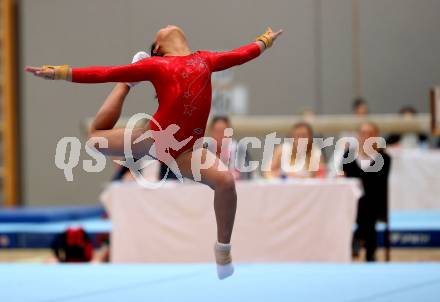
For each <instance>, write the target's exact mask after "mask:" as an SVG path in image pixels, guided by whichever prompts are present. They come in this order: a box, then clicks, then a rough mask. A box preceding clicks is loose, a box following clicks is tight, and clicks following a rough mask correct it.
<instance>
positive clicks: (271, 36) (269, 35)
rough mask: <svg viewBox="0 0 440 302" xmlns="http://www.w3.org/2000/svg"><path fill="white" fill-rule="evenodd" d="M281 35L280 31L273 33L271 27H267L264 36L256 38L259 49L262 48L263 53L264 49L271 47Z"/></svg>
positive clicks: (281, 31)
mask: <svg viewBox="0 0 440 302" xmlns="http://www.w3.org/2000/svg"><path fill="white" fill-rule="evenodd" d="M282 33H283V30H282V29H280V30H278V31H276V32H274V31H273V30H272V28H271V27H268V28H267V30H266V32H265V33H264V34H262V35H260V36H258V37H257V39H256V41H257V42H259V44H260V47H263V48H262V51H263V50H264V49H266V48H269V47H271V46H272V44H273V42H275V40H276V39H277V38H278V37H279V36H280V35H281V34H282Z"/></svg>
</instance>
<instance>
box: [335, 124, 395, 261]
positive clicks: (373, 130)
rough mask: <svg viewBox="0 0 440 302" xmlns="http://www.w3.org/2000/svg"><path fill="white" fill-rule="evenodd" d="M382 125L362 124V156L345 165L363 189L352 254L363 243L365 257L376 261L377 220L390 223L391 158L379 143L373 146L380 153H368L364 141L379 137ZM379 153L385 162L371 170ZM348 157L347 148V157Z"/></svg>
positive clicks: (360, 145) (360, 148) (360, 151)
mask: <svg viewBox="0 0 440 302" xmlns="http://www.w3.org/2000/svg"><path fill="white" fill-rule="evenodd" d="M378 136H379V128H378V126H377V125H376V124H374V123H371V122H365V123H362V124H361V126H360V127H359V130H358V140H359V155H358V157H357V158H356V160H354V161H352V162H350V163H346V164H344V165H343V166H342V168H343V171H344V173H345V176H347V177H356V178H359V179H360V181H361V183H362V185H363V189H364V193H363V195H362V196H361V197H360V199H359V204H358V211H357V218H356V222H357V229H356V231H355V232H354V236H353V255H354V256H355V257H357V256H358V252H359V249H360V247H361V243H364V245H365V248H366V260H367V261H375V252H376V248H377V233H376V222H377V221H378V220H380V221H385V222H387V221H388V219H387V216H388V214H387V212H388V174H389V171H390V165H391V159H390V157H389V156H388V155H387V154H386V153H385V150H383V149H379V148H378V147H377V145H376V144H374V145H373V149H374V150H375V151H376V152H377V153H376V154H375V155H374V154H367V153H366V152H365V150H364V147H363V146H364V143H365V141H366V140H367V139H368V138H371V137H378ZM379 156H382V158H383V160H384V164H383V167H382V169H380V170H379V171H378V172H372V171H371V167H372V166H373V165H374V163H375V161H376V160H377V158H379ZM347 157H348V151H347V152H346V153H345V155H344V158H347Z"/></svg>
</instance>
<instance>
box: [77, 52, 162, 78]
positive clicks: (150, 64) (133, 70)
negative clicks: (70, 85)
mask: <svg viewBox="0 0 440 302" xmlns="http://www.w3.org/2000/svg"><path fill="white" fill-rule="evenodd" d="M161 65H163V64H160V60H159V59H157V58H148V59H144V60H142V61H139V62H137V63H133V64H129V65H122V66H91V67H84V68H72V82H75V83H108V82H140V81H152V80H153V79H154V77H155V75H157V73H158V70H159V68H164V66H161Z"/></svg>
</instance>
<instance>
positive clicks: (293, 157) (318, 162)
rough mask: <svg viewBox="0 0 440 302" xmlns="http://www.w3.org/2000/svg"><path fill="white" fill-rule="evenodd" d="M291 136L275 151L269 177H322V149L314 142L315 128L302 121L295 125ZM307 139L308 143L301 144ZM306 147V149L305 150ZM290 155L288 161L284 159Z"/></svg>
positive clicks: (323, 166) (323, 168)
mask: <svg viewBox="0 0 440 302" xmlns="http://www.w3.org/2000/svg"><path fill="white" fill-rule="evenodd" d="M290 138H292V139H293V142H292V141H285V142H284V143H283V144H281V145H280V146H278V147H277V148H276V149H275V151H274V157H273V160H272V166H271V169H270V173H268V174H267V175H266V176H269V177H302V178H304V177H320V176H324V174H325V165H324V160H323V156H322V153H321V151H320V150H319V148H316V146H314V144H313V130H312V127H311V126H310V124H308V123H306V122H300V123H297V124H295V125H293V127H292V130H291V133H290ZM300 140H301V141H304V140H305V141H306V145H305V146H304V145H301V143H300ZM303 148H305V150H303ZM288 155H290V158H289V159H288V162H286V160H283V158H285V157H286V156H288Z"/></svg>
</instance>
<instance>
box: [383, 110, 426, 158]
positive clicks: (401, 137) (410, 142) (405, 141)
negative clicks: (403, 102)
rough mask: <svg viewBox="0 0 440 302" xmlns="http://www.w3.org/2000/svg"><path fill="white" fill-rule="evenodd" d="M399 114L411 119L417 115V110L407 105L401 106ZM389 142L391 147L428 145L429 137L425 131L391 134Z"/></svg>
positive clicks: (388, 138)
mask: <svg viewBox="0 0 440 302" xmlns="http://www.w3.org/2000/svg"><path fill="white" fill-rule="evenodd" d="M399 114H400V115H401V116H402V118H403V119H406V120H411V119H413V118H414V117H415V116H416V115H417V110H416V109H415V108H414V107H411V106H407V107H403V108H401V109H400V110H399ZM387 144H388V145H389V146H390V147H397V148H409V149H410V148H418V147H427V145H428V137H427V135H426V134H423V133H405V134H390V135H389V136H388V137H387Z"/></svg>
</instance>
